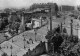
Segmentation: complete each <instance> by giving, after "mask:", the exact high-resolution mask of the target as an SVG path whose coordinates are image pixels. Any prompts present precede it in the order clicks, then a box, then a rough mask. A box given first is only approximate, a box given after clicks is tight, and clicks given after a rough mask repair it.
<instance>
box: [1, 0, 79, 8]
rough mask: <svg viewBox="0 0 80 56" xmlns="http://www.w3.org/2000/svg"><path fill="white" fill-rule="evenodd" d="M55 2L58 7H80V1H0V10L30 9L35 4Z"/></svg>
mask: <svg viewBox="0 0 80 56" xmlns="http://www.w3.org/2000/svg"><path fill="white" fill-rule="evenodd" d="M47 2H53V3H57V4H58V5H74V6H76V5H80V0H0V9H2V8H22V7H26V8H27V7H29V6H30V5H32V4H33V3H47Z"/></svg>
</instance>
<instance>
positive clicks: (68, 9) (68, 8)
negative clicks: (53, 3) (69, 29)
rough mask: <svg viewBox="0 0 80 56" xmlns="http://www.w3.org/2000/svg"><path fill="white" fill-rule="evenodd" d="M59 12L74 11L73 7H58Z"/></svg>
mask: <svg viewBox="0 0 80 56" xmlns="http://www.w3.org/2000/svg"><path fill="white" fill-rule="evenodd" d="M59 10H60V11H72V10H75V7H74V6H69V5H61V6H60V7H59Z"/></svg>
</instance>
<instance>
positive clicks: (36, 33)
mask: <svg viewBox="0 0 80 56" xmlns="http://www.w3.org/2000/svg"><path fill="white" fill-rule="evenodd" d="M34 31H35V41H36V35H37V32H36V31H37V29H34Z"/></svg>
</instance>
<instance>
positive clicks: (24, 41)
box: [23, 34, 26, 49]
mask: <svg viewBox="0 0 80 56" xmlns="http://www.w3.org/2000/svg"><path fill="white" fill-rule="evenodd" d="M23 37H24V39H23V41H24V49H25V48H26V47H25V41H26V39H25V35H24V34H23Z"/></svg>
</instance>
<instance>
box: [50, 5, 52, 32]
mask: <svg viewBox="0 0 80 56" xmlns="http://www.w3.org/2000/svg"><path fill="white" fill-rule="evenodd" d="M51 11H52V10H51V5H50V31H52V14H51Z"/></svg>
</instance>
